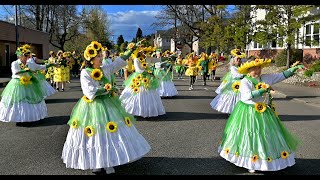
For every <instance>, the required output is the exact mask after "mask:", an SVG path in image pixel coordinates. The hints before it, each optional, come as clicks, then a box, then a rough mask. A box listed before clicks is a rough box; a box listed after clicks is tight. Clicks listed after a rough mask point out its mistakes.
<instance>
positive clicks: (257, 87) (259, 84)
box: [256, 82, 263, 90]
mask: <svg viewBox="0 0 320 180" xmlns="http://www.w3.org/2000/svg"><path fill="white" fill-rule="evenodd" d="M262 84H263V83H262V82H259V83H258V84H257V85H256V90H259V89H261V88H262Z"/></svg>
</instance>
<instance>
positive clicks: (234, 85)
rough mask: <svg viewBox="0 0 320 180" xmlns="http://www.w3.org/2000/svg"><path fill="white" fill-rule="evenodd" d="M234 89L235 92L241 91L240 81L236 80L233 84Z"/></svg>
mask: <svg viewBox="0 0 320 180" xmlns="http://www.w3.org/2000/svg"><path fill="white" fill-rule="evenodd" d="M232 89H233V91H234V92H239V89H240V81H236V82H234V83H233V84H232Z"/></svg>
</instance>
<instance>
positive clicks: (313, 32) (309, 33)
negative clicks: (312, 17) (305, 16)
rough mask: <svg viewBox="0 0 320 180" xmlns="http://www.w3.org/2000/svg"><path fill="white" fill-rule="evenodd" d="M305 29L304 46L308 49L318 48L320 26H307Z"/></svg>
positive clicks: (316, 24) (317, 24)
mask: <svg viewBox="0 0 320 180" xmlns="http://www.w3.org/2000/svg"><path fill="white" fill-rule="evenodd" d="M305 28H306V29H305V32H306V34H305V45H306V46H310V47H315V46H319V44H320V41H319V39H320V37H319V36H320V24H319V23H315V24H308V25H306V27H305Z"/></svg>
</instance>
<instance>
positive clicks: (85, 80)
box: [80, 69, 98, 100]
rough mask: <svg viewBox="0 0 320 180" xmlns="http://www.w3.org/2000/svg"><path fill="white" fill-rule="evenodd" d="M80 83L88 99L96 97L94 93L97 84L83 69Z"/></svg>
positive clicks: (96, 89)
mask: <svg viewBox="0 0 320 180" xmlns="http://www.w3.org/2000/svg"><path fill="white" fill-rule="evenodd" d="M80 83H81V89H82V92H83V94H84V95H85V96H87V98H89V99H90V100H93V99H94V98H95V97H96V96H95V94H96V92H97V91H98V86H97V85H96V83H95V82H94V80H93V79H92V78H91V76H90V74H89V73H88V71H87V70H85V69H82V71H81V74H80Z"/></svg>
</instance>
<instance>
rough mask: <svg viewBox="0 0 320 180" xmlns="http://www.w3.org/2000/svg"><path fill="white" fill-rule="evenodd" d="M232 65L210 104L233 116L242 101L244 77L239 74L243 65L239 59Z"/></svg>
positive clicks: (236, 58)
mask: <svg viewBox="0 0 320 180" xmlns="http://www.w3.org/2000/svg"><path fill="white" fill-rule="evenodd" d="M231 65H232V66H231V67H230V72H228V73H227V74H228V75H227V76H225V77H224V79H223V81H222V82H221V84H220V86H219V87H218V88H217V89H216V91H215V92H216V93H217V94H218V95H217V96H216V97H215V98H214V99H213V100H212V101H211V103H210V105H211V107H212V108H213V109H215V110H217V111H219V112H222V113H228V114H231V112H232V111H233V108H234V106H235V105H236V104H237V102H238V101H239V100H240V92H239V88H240V86H241V83H240V80H241V79H242V78H243V77H244V75H242V74H240V73H239V72H238V68H239V66H240V65H241V59H240V58H239V57H235V61H232V62H231Z"/></svg>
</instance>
